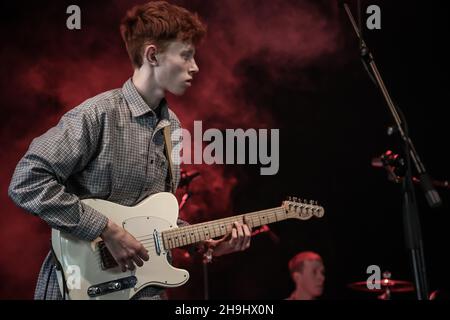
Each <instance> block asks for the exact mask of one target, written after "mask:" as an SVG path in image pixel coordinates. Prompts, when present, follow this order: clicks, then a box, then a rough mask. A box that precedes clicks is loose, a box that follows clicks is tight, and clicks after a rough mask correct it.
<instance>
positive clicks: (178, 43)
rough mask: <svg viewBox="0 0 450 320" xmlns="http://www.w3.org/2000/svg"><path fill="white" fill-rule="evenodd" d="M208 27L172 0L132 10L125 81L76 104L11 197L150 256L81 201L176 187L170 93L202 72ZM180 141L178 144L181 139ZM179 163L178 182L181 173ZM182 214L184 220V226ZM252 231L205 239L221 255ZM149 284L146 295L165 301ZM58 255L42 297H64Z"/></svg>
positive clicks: (38, 142) (36, 146)
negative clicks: (167, 142) (167, 145)
mask: <svg viewBox="0 0 450 320" xmlns="http://www.w3.org/2000/svg"><path fill="white" fill-rule="evenodd" d="M205 32H206V29H205V26H204V25H203V24H202V23H201V22H200V20H199V19H198V17H197V16H196V15H194V14H192V13H190V12H189V11H187V10H186V9H184V8H181V7H178V6H174V5H170V4H168V3H166V2H164V1H158V2H150V3H147V4H144V5H141V6H136V7H134V8H132V9H131V10H130V11H129V12H128V13H127V15H126V16H125V17H124V19H123V20H122V24H121V33H122V37H123V39H124V41H125V45H126V48H127V51H128V53H129V56H130V58H131V61H132V65H133V68H134V73H133V76H132V78H131V79H129V80H128V81H126V82H125V84H124V85H123V87H122V88H121V89H115V90H111V91H108V92H105V93H102V94H100V95H97V96H95V97H93V98H91V99H88V100H87V101H85V102H83V103H82V104H81V105H79V106H77V107H75V108H74V109H72V110H70V111H69V112H67V113H66V114H65V115H64V116H63V117H62V118H61V120H60V122H59V123H58V124H57V125H56V126H55V127H53V128H51V129H50V130H49V131H47V132H46V133H45V134H43V135H42V136H40V137H38V138H36V139H34V140H33V142H32V143H31V145H30V147H29V149H28V151H27V152H26V154H25V155H24V157H23V158H22V159H21V160H20V162H19V163H18V165H17V168H16V170H15V172H14V175H13V177H12V181H11V184H10V187H9V195H10V197H11V199H12V200H13V201H14V202H15V203H16V204H17V205H18V206H20V207H21V208H23V209H25V210H27V211H29V212H31V213H33V214H35V215H38V216H39V217H40V218H42V219H43V220H45V221H46V222H47V223H48V224H49V225H50V226H51V227H52V228H55V229H58V230H61V231H64V232H66V233H70V234H72V235H73V236H75V237H77V238H79V239H82V240H86V241H92V240H94V239H96V238H98V237H101V238H102V239H103V241H104V242H105V244H106V246H107V248H108V249H109V251H110V252H111V254H112V256H113V257H114V258H115V260H116V261H117V263H118V264H119V266H120V267H121V268H122V271H126V270H127V269H129V270H133V269H134V268H135V267H136V266H138V267H140V266H142V265H143V263H145V261H147V260H148V259H149V256H148V253H147V251H146V249H145V248H144V246H143V245H142V244H141V243H140V242H139V241H137V240H136V239H135V238H134V237H133V236H132V235H131V234H130V233H128V232H127V231H125V230H124V229H123V228H121V227H120V226H118V225H116V224H115V223H114V222H112V221H110V220H108V218H107V217H106V216H104V215H103V214H101V213H100V212H98V211H96V210H94V209H93V208H91V207H89V206H87V205H86V204H84V203H82V202H81V201H80V200H81V199H86V198H97V199H105V200H108V201H111V202H115V203H118V204H121V205H126V206H134V205H136V204H137V203H139V202H140V201H142V200H143V199H144V198H146V197H148V196H149V195H151V194H154V193H157V192H162V191H172V192H175V190H173V189H172V184H171V181H170V180H171V179H170V175H169V174H168V160H167V158H166V156H165V153H164V138H163V128H164V127H166V126H170V129H171V130H170V131H171V132H173V131H174V130H177V129H179V128H180V122H179V120H178V118H177V117H176V115H175V114H174V113H173V112H172V111H171V110H170V109H169V108H168V105H167V102H166V100H165V98H164V95H165V91H169V92H171V93H173V94H175V95H182V94H183V93H184V92H185V91H186V89H187V88H188V87H190V86H191V82H192V80H193V78H194V76H195V74H196V73H197V72H198V71H199V68H198V66H197V64H196V63H195V59H194V54H195V45H196V44H198V43H199V42H200V40H201V39H202V38H203V37H204V35H205ZM173 143H177V141H174V142H173ZM179 170H180V168H179V164H178V165H177V164H176V163H174V177H173V182H174V185H175V189H176V186H177V185H178V182H179V179H180V172H179ZM181 223H182V222H181V221H179V224H181ZM250 235H251V233H250V229H249V227H248V226H247V225H246V224H244V225H241V224H239V223H235V224H234V228H233V230H232V232H231V233H230V234H229V235H227V236H226V237H224V238H222V239H220V240H210V241H207V242H206V247H210V248H212V249H213V250H214V253H213V254H214V255H222V254H227V253H230V252H234V251H239V250H244V249H246V248H248V247H249V245H250ZM161 293H162V290H161V289H159V288H154V287H147V288H145V289H143V290H142V291H140V292H139V293H138V294H137V295H136V296H135V298H137V299H158V298H160V294H161ZM61 298H62V296H61V293H60V290H59V287H58V283H57V277H56V270H55V264H54V262H53V261H52V258H51V254H50V253H49V254H48V255H47V257H46V259H45V261H44V264H43V266H42V268H41V272H40V275H39V278H38V283H37V287H36V292H35V299H61Z"/></svg>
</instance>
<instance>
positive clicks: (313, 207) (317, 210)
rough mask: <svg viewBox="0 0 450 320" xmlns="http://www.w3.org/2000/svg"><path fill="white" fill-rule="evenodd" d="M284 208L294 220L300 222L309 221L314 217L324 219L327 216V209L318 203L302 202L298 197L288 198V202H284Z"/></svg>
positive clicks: (311, 201)
mask: <svg viewBox="0 0 450 320" xmlns="http://www.w3.org/2000/svg"><path fill="white" fill-rule="evenodd" d="M282 206H283V208H284V209H285V210H286V212H287V214H289V215H290V216H292V218H296V219H300V220H308V219H310V218H311V217H312V216H315V217H317V218H322V217H323V215H324V214H325V209H324V208H323V207H322V206H319V205H318V204H317V201H313V200H309V201H308V200H305V199H303V200H302V199H300V198H297V197H288V200H285V201H283V204H282Z"/></svg>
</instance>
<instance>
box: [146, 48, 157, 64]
mask: <svg viewBox="0 0 450 320" xmlns="http://www.w3.org/2000/svg"><path fill="white" fill-rule="evenodd" d="M157 52H158V50H157V48H156V46H155V45H154V44H150V45H148V46H146V47H145V51H144V59H145V61H148V63H149V64H150V65H151V66H157V65H158V60H157V59H156V53H157Z"/></svg>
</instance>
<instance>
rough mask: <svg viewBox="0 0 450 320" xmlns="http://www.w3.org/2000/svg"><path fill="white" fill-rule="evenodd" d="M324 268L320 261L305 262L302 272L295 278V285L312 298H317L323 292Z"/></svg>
mask: <svg viewBox="0 0 450 320" xmlns="http://www.w3.org/2000/svg"><path fill="white" fill-rule="evenodd" d="M324 281H325V267H324V266H323V263H322V261H321V260H305V261H304V262H303V270H302V271H301V272H299V276H298V277H297V285H298V286H300V287H301V288H302V290H303V291H305V292H307V293H308V294H309V295H311V296H312V297H319V296H321V295H322V292H323V283H324Z"/></svg>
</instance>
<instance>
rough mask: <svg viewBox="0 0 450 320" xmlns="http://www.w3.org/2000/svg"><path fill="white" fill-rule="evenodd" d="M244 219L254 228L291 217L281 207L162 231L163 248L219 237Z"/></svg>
mask: <svg viewBox="0 0 450 320" xmlns="http://www.w3.org/2000/svg"><path fill="white" fill-rule="evenodd" d="M244 218H245V222H246V223H247V224H248V225H249V226H250V227H252V228H254V227H259V226H262V225H265V224H270V223H274V222H278V221H282V220H286V219H288V218H291V216H289V213H288V211H287V210H286V209H284V208H283V207H277V208H272V209H267V210H262V211H256V212H251V213H246V214H241V215H237V216H232V217H227V218H223V219H218V220H213V221H209V222H202V223H198V224H194V225H190V226H185V227H181V228H177V229H174V230H169V231H164V232H163V233H162V238H163V243H164V247H165V248H166V249H173V248H178V247H183V246H186V245H189V244H194V243H198V242H201V241H204V240H208V239H211V238H216V237H221V236H223V235H225V234H227V233H228V232H230V231H231V229H232V228H233V223H234V222H236V221H237V222H240V223H243V222H244Z"/></svg>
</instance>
